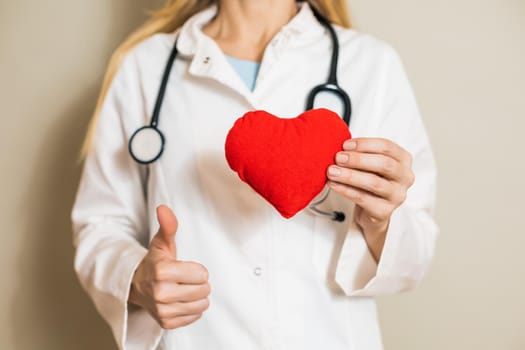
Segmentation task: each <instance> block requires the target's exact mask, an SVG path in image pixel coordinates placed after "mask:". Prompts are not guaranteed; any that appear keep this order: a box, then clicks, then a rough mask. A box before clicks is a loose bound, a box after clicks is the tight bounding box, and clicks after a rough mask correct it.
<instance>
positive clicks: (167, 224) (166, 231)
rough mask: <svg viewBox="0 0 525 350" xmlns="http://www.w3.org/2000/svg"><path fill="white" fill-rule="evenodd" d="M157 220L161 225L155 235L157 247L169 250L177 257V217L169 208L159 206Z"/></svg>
mask: <svg viewBox="0 0 525 350" xmlns="http://www.w3.org/2000/svg"><path fill="white" fill-rule="evenodd" d="M157 220H158V222H159V225H160V227H159V230H158V232H157V234H156V235H155V238H156V239H157V240H158V242H157V244H156V245H157V247H158V248H161V249H164V250H167V251H168V252H169V253H170V254H171V255H172V256H173V257H176V249H175V234H176V233H177V228H178V227H179V222H178V221H177V217H176V216H175V214H173V211H172V210H171V209H170V208H169V207H168V206H166V205H159V206H158V207H157Z"/></svg>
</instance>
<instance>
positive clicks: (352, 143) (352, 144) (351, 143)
mask: <svg viewBox="0 0 525 350" xmlns="http://www.w3.org/2000/svg"><path fill="white" fill-rule="evenodd" d="M356 146H357V143H356V142H355V141H350V140H349V141H345V142H344V143H343V149H345V150H347V151H349V150H352V149H355V148H356Z"/></svg>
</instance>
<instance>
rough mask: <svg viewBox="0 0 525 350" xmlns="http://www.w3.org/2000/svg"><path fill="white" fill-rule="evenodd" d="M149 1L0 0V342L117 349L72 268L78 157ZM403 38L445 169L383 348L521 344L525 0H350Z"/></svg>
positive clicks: (379, 29) (515, 347)
mask: <svg viewBox="0 0 525 350" xmlns="http://www.w3.org/2000/svg"><path fill="white" fill-rule="evenodd" d="M159 3H160V0H157V1H154V2H152V1H147V0H91V1H66V0H48V1H40V2H35V1H31V2H29V1H24V0H17V1H7V0H1V2H0V79H1V80H0V98H1V106H2V107H3V110H2V116H1V118H2V124H1V127H0V146H1V148H0V149H1V153H0V157H1V158H0V164H1V166H2V172H0V179H1V181H0V183H1V184H2V185H1V189H2V196H1V199H0V206H1V207H0V220H1V221H0V222H1V223H2V244H1V245H0V349H17V350H18V349H41V350H47V349H49V350H51V349H52V350H56V349H78V350H87V349H90V350H91V349H113V348H115V345H114V343H113V340H112V337H111V334H110V332H109V328H107V326H106V325H105V323H104V322H103V321H102V320H101V318H100V317H99V316H98V314H97V313H96V311H95V309H94V307H93V306H92V304H91V302H90V301H89V299H88V297H87V296H86V295H85V294H84V292H83V291H82V290H81V288H80V286H79V284H78V282H77V279H76V277H75V274H74V272H73V268H72V259H73V250H72V243H71V230H70V222H69V213H70V208H71V205H72V202H73V198H74V194H75V191H76V186H77V183H78V180H79V175H80V167H79V165H78V164H77V163H76V156H77V152H78V150H79V148H80V144H81V140H82V138H83V135H84V132H85V128H86V126H87V122H88V120H89V118H90V114H91V112H92V110H93V108H94V105H95V101H96V97H97V94H98V89H99V88H100V84H101V79H102V74H103V72H104V69H105V66H106V64H107V60H108V58H109V55H110V54H111V52H112V50H113V49H114V48H115V47H116V45H117V44H118V43H119V42H120V41H122V40H123V38H124V37H125V35H126V33H128V32H129V31H130V30H131V29H132V28H133V27H134V26H136V25H137V24H138V23H140V22H141V21H142V20H143V19H144V14H143V11H142V10H143V9H147V8H148V9H153V8H154V7H155V6H156V5H158V4H159ZM350 6H351V10H352V18H353V20H354V23H355V24H356V25H357V27H358V28H359V29H360V30H362V31H365V32H368V33H371V34H373V35H376V36H377V37H379V38H381V39H384V40H386V41H387V42H389V43H390V44H392V45H393V46H394V47H395V48H397V50H398V52H399V53H400V55H401V57H402V59H403V62H404V63H405V66H406V69H407V72H408V75H409V78H410V80H411V81H412V84H413V86H414V89H415V92H416V95H417V98H418V101H419V105H420V109H421V111H422V114H423V117H424V121H425V124H426V126H427V128H428V131H429V135H430V138H431V141H432V144H433V146H434V150H435V154H436V158H437V162H438V172H439V193H438V208H437V220H438V222H439V224H440V227H441V235H440V238H439V244H438V248H437V251H436V256H435V260H434V264H433V265H432V268H431V270H430V272H429V274H428V276H427V278H426V279H425V280H424V281H423V283H422V284H421V286H420V287H419V288H418V289H417V290H416V291H414V292H410V293H406V294H401V295H396V296H389V297H383V298H381V299H380V313H381V322H382V327H383V333H384V340H385V345H386V348H387V349H388V350H393V349H403V350H420V349H425V350H434V349H435V350H437V349H439V350H442V349H447V350H465V349H476V350H483V349H487V350H488V349H491V350H492V349H498V350H500V349H502V350H503V349H505V350H506V349H508V350H520V349H525V262H524V259H525V258H524V256H525V255H524V254H523V252H522V251H523V247H524V246H525V230H524V225H523V220H522V215H525V214H524V212H525V205H524V198H525V186H524V181H525V157H524V156H523V154H522V153H523V151H525V141H524V138H523V136H522V133H523V130H525V113H524V112H525V1H523V0H492V1H489V0H477V1H474V0H441V1H421V0H419V1H417V0H398V1H387V0H383V1H379V0H351V1H350Z"/></svg>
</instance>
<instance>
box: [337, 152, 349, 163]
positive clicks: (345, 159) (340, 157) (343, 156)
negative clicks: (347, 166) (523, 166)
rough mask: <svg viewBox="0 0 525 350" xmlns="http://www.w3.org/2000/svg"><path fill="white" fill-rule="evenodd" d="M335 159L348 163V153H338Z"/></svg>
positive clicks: (338, 161)
mask: <svg viewBox="0 0 525 350" xmlns="http://www.w3.org/2000/svg"><path fill="white" fill-rule="evenodd" d="M335 161H336V162H337V163H346V162H348V155H347V154H346V153H337V155H336V156H335Z"/></svg>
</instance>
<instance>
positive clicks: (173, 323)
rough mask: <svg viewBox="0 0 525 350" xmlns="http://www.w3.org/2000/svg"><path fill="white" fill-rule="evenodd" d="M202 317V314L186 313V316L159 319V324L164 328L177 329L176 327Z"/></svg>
mask: <svg viewBox="0 0 525 350" xmlns="http://www.w3.org/2000/svg"><path fill="white" fill-rule="evenodd" d="M201 317H202V314H196V315H186V316H179V317H175V318H171V319H161V320H158V322H159V325H160V326H161V327H162V328H164V329H175V328H179V327H183V326H186V325H189V324H190V323H193V322H195V321H197V320H198V319H199V318H201Z"/></svg>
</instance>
